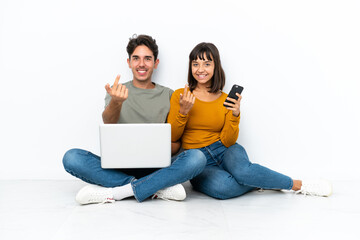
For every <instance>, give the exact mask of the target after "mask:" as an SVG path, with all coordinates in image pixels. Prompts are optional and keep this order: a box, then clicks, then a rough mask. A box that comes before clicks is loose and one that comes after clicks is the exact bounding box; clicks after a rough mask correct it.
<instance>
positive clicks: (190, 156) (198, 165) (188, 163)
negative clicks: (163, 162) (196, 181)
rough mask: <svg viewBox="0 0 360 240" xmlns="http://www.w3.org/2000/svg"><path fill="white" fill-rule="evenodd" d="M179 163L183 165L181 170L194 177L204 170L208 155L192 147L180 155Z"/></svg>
mask: <svg viewBox="0 0 360 240" xmlns="http://www.w3.org/2000/svg"><path fill="white" fill-rule="evenodd" d="M177 164H179V165H180V166H181V167H180V171H182V172H183V173H184V174H186V175H188V176H189V178H193V177H195V176H196V175H198V174H200V173H201V172H202V171H203V170H204V168H205V166H206V157H205V155H204V153H202V152H201V151H200V150H197V149H190V150H187V151H185V152H183V153H182V154H181V155H179V157H178V159H177Z"/></svg>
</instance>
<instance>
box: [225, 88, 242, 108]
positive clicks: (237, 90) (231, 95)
mask: <svg viewBox="0 0 360 240" xmlns="http://www.w3.org/2000/svg"><path fill="white" fill-rule="evenodd" d="M243 90H244V88H243V87H242V86H239V85H236V84H234V85H233V86H232V88H231V90H230V92H229V95H228V97H229V98H233V99H235V100H237V99H238V98H239V97H238V96H236V93H238V94H241V93H242V91H243ZM225 102H228V103H233V102H230V101H229V100H225ZM224 107H228V106H227V105H225V104H224Z"/></svg>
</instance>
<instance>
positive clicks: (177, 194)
mask: <svg viewBox="0 0 360 240" xmlns="http://www.w3.org/2000/svg"><path fill="white" fill-rule="evenodd" d="M154 198H161V199H164V200H176V201H182V200H184V199H185V198H186V192H185V189H184V187H183V185H181V184H176V185H174V186H172V187H168V188H164V189H161V190H159V191H157V192H156V193H155V194H154V195H153V197H152V199H154Z"/></svg>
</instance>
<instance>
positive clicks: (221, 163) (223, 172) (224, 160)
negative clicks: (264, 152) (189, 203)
mask: <svg viewBox="0 0 360 240" xmlns="http://www.w3.org/2000/svg"><path fill="white" fill-rule="evenodd" d="M199 150H200V151H201V152H203V153H204V155H205V156H206V160H207V165H206V167H205V169H204V170H203V171H202V173H200V174H199V175H198V176H196V177H195V178H193V179H192V180H190V182H191V184H192V185H193V187H194V189H195V190H197V191H200V192H202V193H205V194H207V195H209V196H211V197H214V198H218V199H228V198H233V197H237V196H240V195H242V194H244V193H247V192H249V191H252V190H253V189H255V188H263V189H288V190H290V189H291V188H292V186H293V181H292V179H291V178H290V177H288V176H285V175H283V174H280V173H277V172H275V171H273V170H270V169H268V168H266V167H263V166H260V165H259V164H253V163H251V162H250V161H249V158H248V156H247V154H246V151H245V149H244V148H243V147H242V146H240V145H239V144H237V143H235V144H234V145H232V146H231V147H229V148H226V147H225V146H224V145H223V144H222V143H221V141H217V142H215V143H213V144H211V145H210V146H207V147H203V148H200V149H199Z"/></svg>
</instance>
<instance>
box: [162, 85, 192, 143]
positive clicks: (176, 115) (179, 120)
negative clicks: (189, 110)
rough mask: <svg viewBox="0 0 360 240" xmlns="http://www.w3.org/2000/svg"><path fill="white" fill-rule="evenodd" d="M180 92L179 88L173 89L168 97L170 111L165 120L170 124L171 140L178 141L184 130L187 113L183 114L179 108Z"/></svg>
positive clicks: (187, 117)
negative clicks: (169, 97)
mask: <svg viewBox="0 0 360 240" xmlns="http://www.w3.org/2000/svg"><path fill="white" fill-rule="evenodd" d="M180 92H181V89H179V90H177V91H175V92H174V93H173V94H172V96H171V99H170V111H169V115H168V120H167V122H168V123H170V124H171V141H172V142H176V141H178V140H179V139H180V138H181V137H182V135H183V132H184V129H185V126H186V123H187V121H188V119H189V115H183V114H181V113H180V112H179V110H180Z"/></svg>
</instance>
